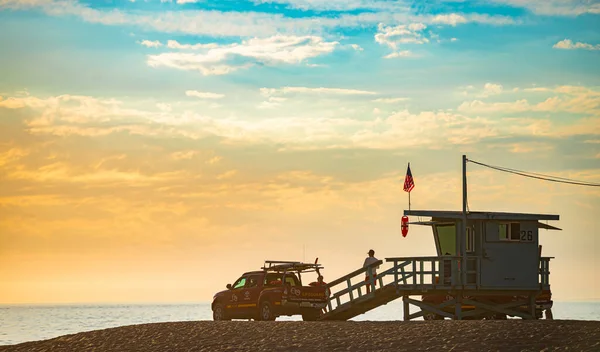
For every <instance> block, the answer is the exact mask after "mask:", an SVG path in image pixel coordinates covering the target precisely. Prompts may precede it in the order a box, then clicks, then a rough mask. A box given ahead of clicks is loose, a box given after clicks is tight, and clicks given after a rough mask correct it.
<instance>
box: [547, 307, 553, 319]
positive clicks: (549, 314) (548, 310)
mask: <svg viewBox="0 0 600 352" xmlns="http://www.w3.org/2000/svg"><path fill="white" fill-rule="evenodd" d="M546 320H554V316H553V315H552V309H550V308H548V309H546Z"/></svg>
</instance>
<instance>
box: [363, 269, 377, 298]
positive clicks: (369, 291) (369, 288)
mask: <svg viewBox="0 0 600 352" xmlns="http://www.w3.org/2000/svg"><path fill="white" fill-rule="evenodd" d="M373 280H375V285H377V274H373ZM369 281H370V280H369V277H368V276H366V277H365V282H369ZM369 293H371V283H367V294H369Z"/></svg>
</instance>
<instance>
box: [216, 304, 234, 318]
mask: <svg viewBox="0 0 600 352" xmlns="http://www.w3.org/2000/svg"><path fill="white" fill-rule="evenodd" d="M213 320H214V321H218V320H231V319H229V318H228V317H227V315H226V314H225V307H223V305H222V304H221V303H217V304H215V305H214V307H213Z"/></svg>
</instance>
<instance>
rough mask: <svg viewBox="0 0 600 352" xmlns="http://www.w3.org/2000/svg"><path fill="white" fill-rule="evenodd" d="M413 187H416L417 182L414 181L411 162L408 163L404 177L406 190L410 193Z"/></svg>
mask: <svg viewBox="0 0 600 352" xmlns="http://www.w3.org/2000/svg"><path fill="white" fill-rule="evenodd" d="M413 188H415V182H414V181H413V177H412V172H410V163H408V169H407V170H406V178H404V192H408V193H410V191H412V189H413Z"/></svg>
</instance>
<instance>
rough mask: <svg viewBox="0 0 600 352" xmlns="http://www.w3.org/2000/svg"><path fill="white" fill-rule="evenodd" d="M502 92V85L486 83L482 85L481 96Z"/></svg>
mask: <svg viewBox="0 0 600 352" xmlns="http://www.w3.org/2000/svg"><path fill="white" fill-rule="evenodd" d="M500 93H502V85H501V84H494V83H486V84H484V85H483V93H482V94H481V96H484V97H488V96H490V95H496V94H500Z"/></svg>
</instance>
